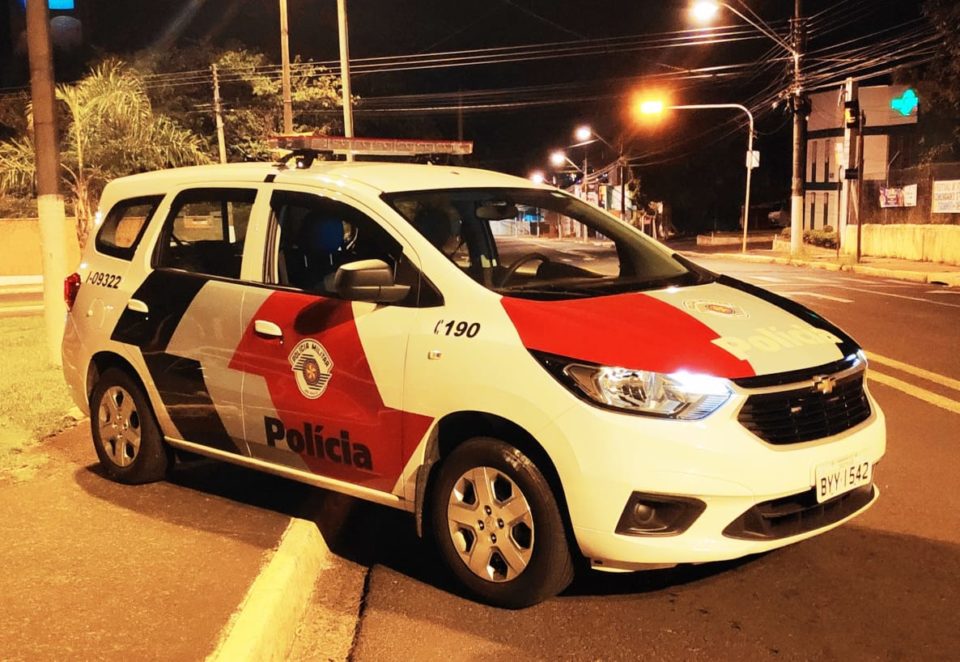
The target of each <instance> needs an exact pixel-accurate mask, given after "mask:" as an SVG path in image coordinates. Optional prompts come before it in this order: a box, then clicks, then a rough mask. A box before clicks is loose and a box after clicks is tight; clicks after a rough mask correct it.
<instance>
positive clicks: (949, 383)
mask: <svg viewBox="0 0 960 662" xmlns="http://www.w3.org/2000/svg"><path fill="white" fill-rule="evenodd" d="M867 360H869V361H871V362H874V363H880V364H881V365H885V366H887V367H890V368H893V369H895V370H901V371H903V372H905V373H907V374H910V375H913V376H914V377H920V378H922V379H926V380H928V381H931V382H933V383H934V384H940V385H941V386H946V387H947V388H952V389H953V390H954V391H960V379H953V378H952V377H947V376H946V375H941V374H939V373H936V372H933V371H932V370H924V369H923V368H918V367H917V366H915V365H910V364H909V363H904V362H903V361H897V360H896V359H891V358H889V357H887V356H881V355H880V354H874V353H873V352H868V353H867Z"/></svg>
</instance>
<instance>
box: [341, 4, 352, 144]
mask: <svg viewBox="0 0 960 662" xmlns="http://www.w3.org/2000/svg"><path fill="white" fill-rule="evenodd" d="M337 24H338V26H339V28H340V87H341V90H342V92H343V135H344V136H345V137H347V138H353V97H352V96H351V93H350V32H349V30H348V28H347V0H337ZM347 161H353V154H352V153H351V152H347Z"/></svg>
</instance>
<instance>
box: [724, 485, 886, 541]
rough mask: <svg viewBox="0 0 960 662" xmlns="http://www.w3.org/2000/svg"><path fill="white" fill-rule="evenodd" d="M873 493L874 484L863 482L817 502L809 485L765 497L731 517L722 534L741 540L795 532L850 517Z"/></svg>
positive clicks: (786, 536) (815, 495)
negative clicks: (769, 498) (776, 496)
mask: <svg viewBox="0 0 960 662" xmlns="http://www.w3.org/2000/svg"><path fill="white" fill-rule="evenodd" d="M873 496H874V489H873V485H864V486H863V487H858V488H856V489H855V490H851V491H849V492H847V493H845V494H841V495H840V496H838V497H834V498H833V499H830V500H829V501H824V502H823V503H817V494H816V492H815V491H814V490H812V489H811V490H808V491H806V492H801V493H800V494H794V495H792V496H788V497H783V498H781V499H773V500H772V501H764V502H763V503H758V504H757V505H755V506H753V507H752V508H751V509H750V510H748V511H747V512H745V513H743V514H742V515H741V516H740V517H738V518H737V519H735V520H734V521H732V522H731V523H730V525H729V526H727V528H725V529H724V530H723V535H725V536H727V537H729V538H740V539H742V540H779V539H781V538H789V537H790V536H798V535H800V534H801V533H807V532H808V531H814V530H816V529H819V528H822V527H824V526H827V525H829V524H833V523H834V522H839V521H840V520H842V519H844V518H845V517H849V516H850V515H852V514H854V513H855V512H857V511H858V510H860V509H862V508H864V507H866V506H867V505H868V504H869V503H870V502H871V501H872V500H873Z"/></svg>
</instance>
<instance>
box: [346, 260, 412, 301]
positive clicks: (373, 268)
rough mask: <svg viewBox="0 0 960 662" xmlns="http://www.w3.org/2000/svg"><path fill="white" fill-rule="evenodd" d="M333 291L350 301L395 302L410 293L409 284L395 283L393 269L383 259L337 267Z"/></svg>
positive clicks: (360, 261)
mask: <svg viewBox="0 0 960 662" xmlns="http://www.w3.org/2000/svg"><path fill="white" fill-rule="evenodd" d="M333 291H334V292H336V293H337V296H339V297H341V298H343V299H348V300H350V301H372V302H375V303H396V302H397V301H400V300H401V299H403V298H404V297H406V296H407V294H409V293H410V286H409V285H397V284H395V283H394V280H393V270H392V269H390V265H388V264H387V263H386V262H384V261H383V260H359V261H357V262H349V263H347V264H345V265H343V266H342V267H340V268H339V269H337V273H336V274H335V275H334V281H333Z"/></svg>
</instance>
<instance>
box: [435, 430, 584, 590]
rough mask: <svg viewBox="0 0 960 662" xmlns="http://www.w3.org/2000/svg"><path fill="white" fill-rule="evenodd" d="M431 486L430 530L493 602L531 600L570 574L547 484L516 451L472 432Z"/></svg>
mask: <svg viewBox="0 0 960 662" xmlns="http://www.w3.org/2000/svg"><path fill="white" fill-rule="evenodd" d="M439 471H440V473H439V475H438V477H437V483H436V485H435V489H433V490H432V492H431V499H432V500H431V504H430V509H431V510H430V514H431V522H432V530H433V535H434V538H435V541H436V544H437V547H438V548H439V550H440V555H441V556H442V557H443V559H444V561H445V562H446V563H447V565H448V566H449V567H450V569H451V570H452V571H453V574H454V575H456V577H457V578H458V579H459V580H460V582H461V583H462V584H463V585H464V586H466V587H467V588H468V589H469V590H470V592H471V593H473V594H474V595H475V596H477V597H478V598H479V599H480V600H482V601H484V602H487V603H489V604H492V605H496V606H498V607H509V608H520V607H526V606H529V605H533V604H536V603H538V602H540V601H542V600H545V599H547V598H549V597H552V596H554V595H556V594H557V593H559V592H560V591H562V590H563V589H564V588H566V587H567V585H568V584H569V583H570V581H571V580H572V579H573V560H572V558H571V555H570V548H569V546H568V545H567V538H566V535H565V531H564V526H563V519H562V517H561V515H560V509H559V507H558V505H557V501H556V498H555V497H554V495H553V491H552V490H551V489H550V485H549V483H548V482H547V480H546V479H545V478H544V477H543V474H542V473H541V472H540V470H539V469H538V468H537V466H536V465H535V464H534V463H533V462H532V461H531V460H530V459H529V458H528V457H527V456H526V455H524V454H523V453H522V452H521V451H519V450H518V449H516V448H514V447H513V446H511V445H509V444H507V443H505V442H503V441H501V440H499V439H492V438H486V437H477V438H474V439H471V440H469V441H467V442H464V443H463V444H462V445H460V446H458V447H457V448H456V449H455V450H454V451H453V452H452V453H451V454H450V456H449V457H448V458H446V459H445V460H444V462H443V464H442V465H441V466H440V470H439Z"/></svg>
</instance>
